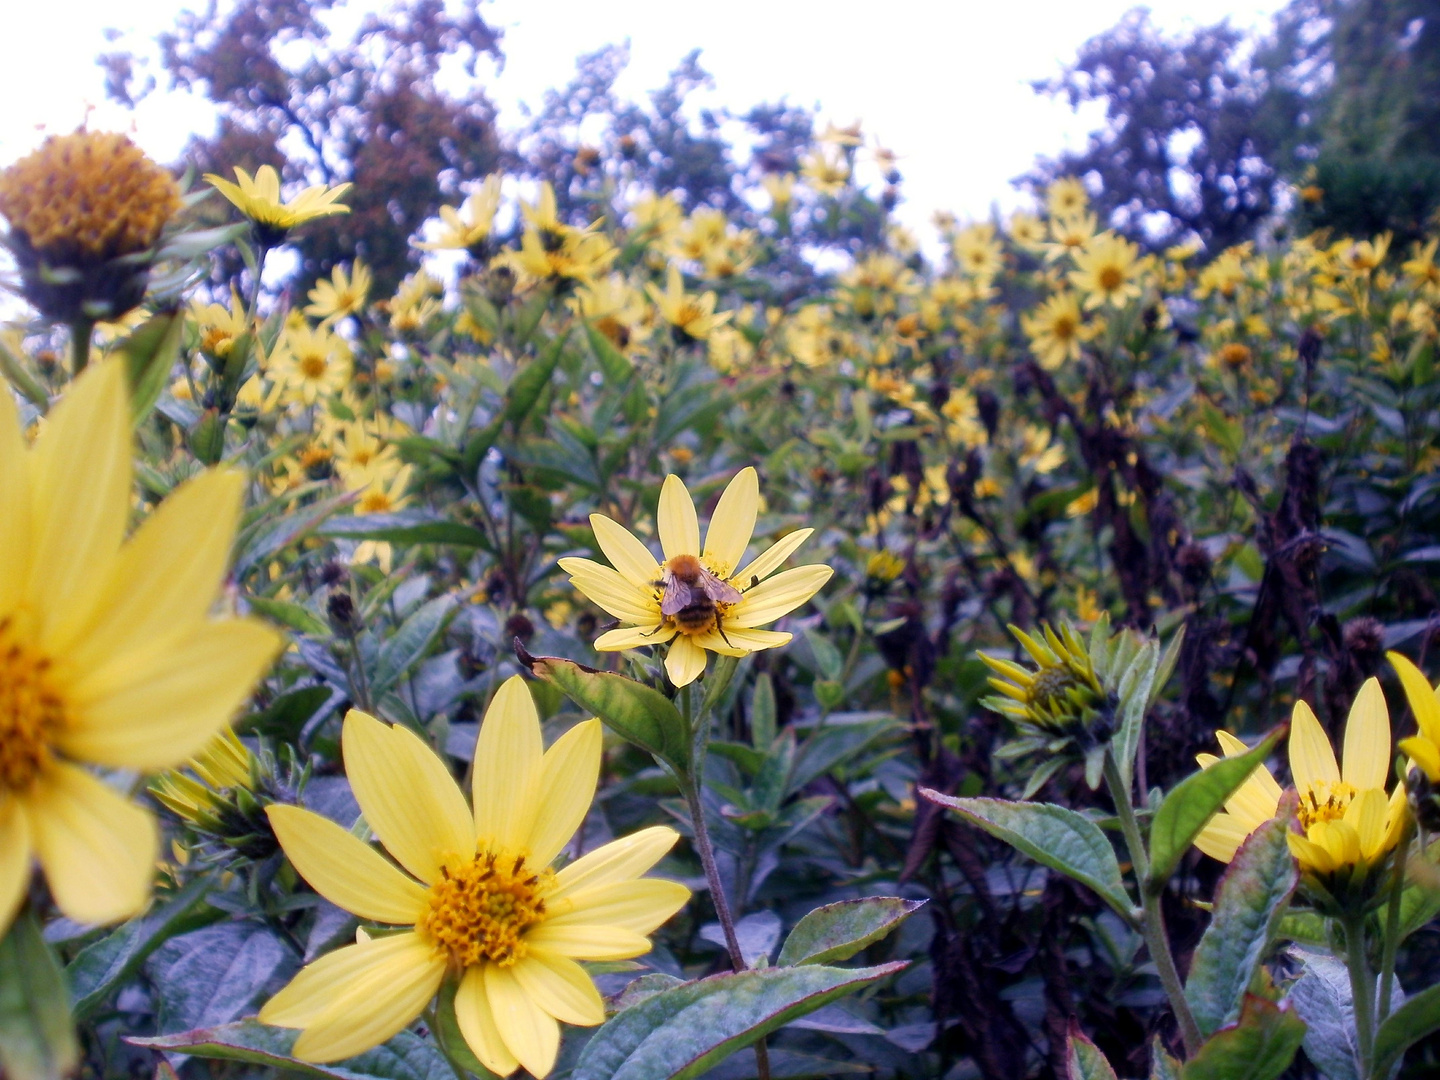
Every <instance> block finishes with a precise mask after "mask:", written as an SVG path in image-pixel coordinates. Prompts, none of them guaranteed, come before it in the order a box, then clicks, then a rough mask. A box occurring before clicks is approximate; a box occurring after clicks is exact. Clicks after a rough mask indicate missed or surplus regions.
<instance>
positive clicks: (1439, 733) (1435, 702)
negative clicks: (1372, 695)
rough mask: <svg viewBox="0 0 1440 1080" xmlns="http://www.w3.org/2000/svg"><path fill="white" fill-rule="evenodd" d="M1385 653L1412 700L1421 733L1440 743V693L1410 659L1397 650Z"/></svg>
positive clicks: (1411, 709) (1411, 706)
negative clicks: (1436, 691)
mask: <svg viewBox="0 0 1440 1080" xmlns="http://www.w3.org/2000/svg"><path fill="white" fill-rule="evenodd" d="M1385 655H1386V657H1388V658H1389V660H1390V663H1391V665H1392V666H1393V667H1394V668H1395V673H1396V674H1397V675H1399V676H1400V685H1401V686H1403V687H1404V688H1405V699H1406V700H1407V701H1409V702H1410V711H1411V712H1413V713H1414V714H1415V722H1416V723H1417V724H1418V725H1419V726H1420V732H1421V734H1423V735H1424V736H1425V737H1426V738H1427V739H1429V740H1430V741H1431V742H1432V743H1436V744H1440V694H1436V693H1435V689H1434V687H1432V686H1431V685H1430V680H1429V679H1427V678H1425V676H1424V674H1423V673H1422V672H1421V671H1420V669H1419V668H1418V667H1416V666H1415V665H1414V664H1412V663H1411V662H1410V661H1409V659H1407V658H1406V657H1404V656H1401V655H1400V654H1399V653H1397V652H1389V653H1386V654H1385Z"/></svg>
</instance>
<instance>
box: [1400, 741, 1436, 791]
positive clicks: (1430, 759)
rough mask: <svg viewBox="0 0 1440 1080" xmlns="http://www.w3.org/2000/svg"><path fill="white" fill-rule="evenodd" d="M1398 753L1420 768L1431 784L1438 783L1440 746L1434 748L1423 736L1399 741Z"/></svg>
mask: <svg viewBox="0 0 1440 1080" xmlns="http://www.w3.org/2000/svg"><path fill="white" fill-rule="evenodd" d="M1400 752H1401V753H1402V754H1406V755H1408V756H1409V758H1410V760H1411V761H1413V762H1414V763H1415V764H1416V765H1418V766H1419V767H1420V771H1421V772H1423V773H1424V774H1425V775H1426V776H1427V777H1429V778H1430V782H1431V783H1435V782H1436V781H1440V746H1436V745H1435V744H1434V743H1432V742H1431V741H1430V740H1429V739H1427V738H1425V737H1424V736H1423V735H1416V736H1414V737H1413V738H1409V739H1401V740H1400Z"/></svg>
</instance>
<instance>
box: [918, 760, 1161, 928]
mask: <svg viewBox="0 0 1440 1080" xmlns="http://www.w3.org/2000/svg"><path fill="white" fill-rule="evenodd" d="M920 794H921V795H923V796H924V797H925V798H927V799H929V800H930V801H931V802H934V803H939V804H940V805H941V806H944V807H946V808H947V809H950V810H954V811H955V812H956V813H957V814H959V815H960V816H961V817H963V818H964V819H965V820H966V821H968V822H970V824H972V825H976V826H978V827H979V828H982V829H984V830H985V831H986V832H988V833H989V834H990V835H991V836H994V837H996V838H998V839H1000V840H1004V841H1005V842H1006V843H1007V844H1009V845H1010V846H1011V847H1013V848H1014V849H1015V850H1016V851H1019V852H1021V853H1022V854H1025V855H1029V856H1030V857H1031V858H1032V859H1034V860H1035V861H1036V862H1038V863H1042V864H1044V865H1045V866H1048V867H1050V869H1052V870H1058V871H1060V873H1062V874H1065V875H1067V876H1068V877H1072V878H1074V879H1075V880H1076V881H1078V882H1080V884H1082V885H1084V886H1086V887H1087V888H1089V889H1091V890H1093V891H1094V892H1095V893H1096V894H1097V895H1098V896H1099V897H1100V899H1102V900H1104V901H1105V902H1106V903H1107V904H1109V905H1110V906H1111V907H1112V908H1114V909H1115V911H1116V912H1117V913H1118V914H1119V915H1120V916H1121V917H1123V918H1124V919H1125V920H1126V921H1127V922H1130V923H1133V922H1134V921H1135V914H1134V905H1133V904H1132V903H1131V902H1130V897H1129V895H1128V894H1127V893H1126V892H1125V885H1124V883H1123V882H1122V881H1121V879H1120V863H1119V861H1118V860H1117V859H1116V858H1115V849H1114V848H1113V847H1111V846H1110V841H1109V840H1107V839H1106V837H1105V834H1104V833H1103V832H1101V831H1100V826H1098V825H1096V824H1095V823H1094V822H1093V821H1091V820H1090V819H1089V818H1087V817H1083V816H1082V815H1080V814H1077V813H1076V812H1075V811H1073V810H1067V809H1066V808H1065V807H1063V806H1056V805H1054V804H1053V803H1021V802H1006V801H1005V800H1004V799H965V798H959V797H956V796H953V795H942V794H940V792H938V791H932V790H931V789H930V788H921V789H920Z"/></svg>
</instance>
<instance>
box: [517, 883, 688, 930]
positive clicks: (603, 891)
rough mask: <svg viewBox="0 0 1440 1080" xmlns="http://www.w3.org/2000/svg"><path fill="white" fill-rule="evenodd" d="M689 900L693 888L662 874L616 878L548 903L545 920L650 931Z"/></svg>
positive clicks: (554, 923) (574, 924)
mask: <svg viewBox="0 0 1440 1080" xmlns="http://www.w3.org/2000/svg"><path fill="white" fill-rule="evenodd" d="M689 900H690V890H689V889H687V888H686V887H685V886H684V885H681V884H680V883H679V882H675V881H662V880H660V879H659V878H640V879H639V880H638V881H617V882H613V883H611V884H609V885H592V886H590V887H589V888H587V889H578V890H576V891H575V892H572V893H569V894H568V895H566V896H565V897H564V898H563V899H554V900H552V902H551V903H550V904H548V905H547V909H548V910H549V911H553V912H554V913H555V914H553V915H551V916H550V917H549V918H547V919H546V920H545V921H546V923H547V924H551V925H554V926H618V927H619V928H620V929H622V930H633V931H634V932H635V933H637V934H648V933H650V932H651V931H653V930H654V929H655V928H656V927H657V926H659V925H660V924H661V923H663V922H665V921H666V920H667V919H669V918H670V916H672V915H674V914H675V913H676V912H677V911H679V910H680V909H681V908H682V907H684V906H685V905H686V903H687V902H689Z"/></svg>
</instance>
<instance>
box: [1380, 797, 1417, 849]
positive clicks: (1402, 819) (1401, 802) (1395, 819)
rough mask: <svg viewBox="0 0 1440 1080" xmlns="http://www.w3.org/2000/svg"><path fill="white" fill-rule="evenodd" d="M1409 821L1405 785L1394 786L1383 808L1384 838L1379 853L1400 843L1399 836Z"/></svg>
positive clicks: (1408, 804)
mask: <svg viewBox="0 0 1440 1080" xmlns="http://www.w3.org/2000/svg"><path fill="white" fill-rule="evenodd" d="M1409 820H1410V800H1409V799H1408V798H1406V792H1405V785H1404V784H1396V785H1395V790H1394V791H1392V792H1391V793H1390V801H1389V802H1388V803H1387V804H1386V806H1385V836H1384V839H1382V840H1381V842H1380V850H1381V851H1389V850H1390V849H1391V848H1393V847H1394V846H1395V845H1396V844H1398V843H1399V842H1400V834H1401V833H1402V832H1403V831H1404V829H1405V826H1406V824H1407V823H1408V822H1409Z"/></svg>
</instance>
